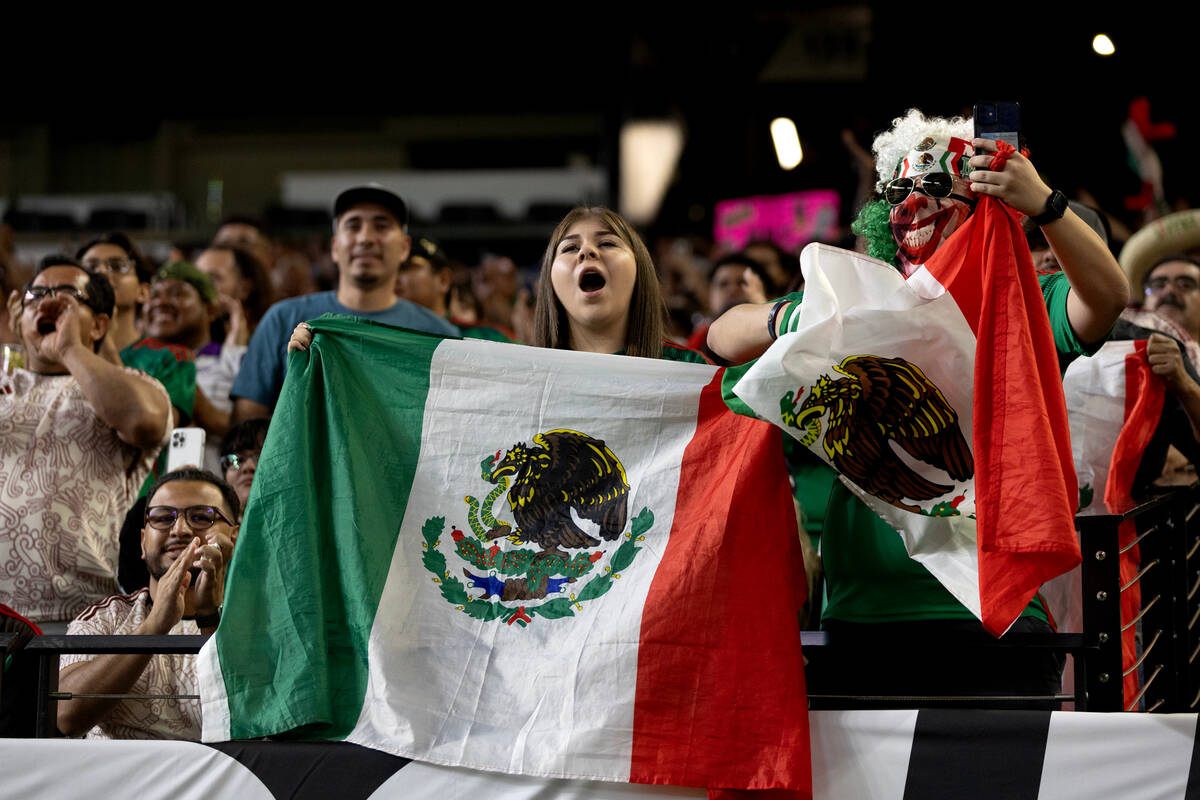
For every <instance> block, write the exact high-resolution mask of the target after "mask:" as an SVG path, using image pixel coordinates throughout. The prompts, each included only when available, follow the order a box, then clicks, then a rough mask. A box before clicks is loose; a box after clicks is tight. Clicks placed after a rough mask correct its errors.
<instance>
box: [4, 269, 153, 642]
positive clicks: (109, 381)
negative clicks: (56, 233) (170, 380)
mask: <svg viewBox="0 0 1200 800" xmlns="http://www.w3.org/2000/svg"><path fill="white" fill-rule="evenodd" d="M112 311H113V291H112V287H111V286H110V285H109V283H108V281H107V280H106V279H105V278H104V277H103V276H102V275H95V274H92V273H89V272H88V271H87V270H85V269H84V268H83V267H81V266H80V265H79V263H78V262H76V261H74V260H72V259H70V258H68V257H66V256H47V257H46V258H45V259H43V260H42V262H41V265H40V267H39V269H38V271H37V274H36V275H35V276H34V278H33V280H32V281H31V282H30V283H29V284H28V285H27V286H26V287H25V290H24V293H23V295H22V297H21V316H20V330H21V338H22V341H23V342H24V345H25V352H26V366H25V368H24V369H16V370H15V371H14V372H13V374H12V375H2V376H0V420H3V421H4V428H5V430H4V435H3V437H0V517H3V518H4V519H7V520H10V522H9V523H8V524H5V525H0V564H4V565H5V568H4V570H2V571H0V603H4V604H6V605H8V606H11V607H12V608H14V609H16V610H17V611H19V612H20V613H22V614H23V615H25V616H27V617H29V618H30V619H32V620H34V621H35V622H38V623H46V624H44V625H43V628H44V629H49V630H54V629H55V627H56V626H57V627H58V632H61V629H62V627H63V626H65V623H66V622H67V621H69V620H70V619H72V618H74V616H75V615H76V614H78V613H79V612H80V611H81V610H82V609H84V608H86V607H87V606H88V605H89V604H91V603H94V602H95V601H96V600H98V599H100V598H103V597H106V596H108V595H110V594H112V593H113V591H114V590H115V589H116V588H117V584H116V563H117V539H118V531H119V530H120V526H121V520H122V518H123V516H124V514H125V511H126V509H128V508H129V506H130V505H132V504H133V501H134V500H135V498H136V497H137V493H138V487H139V486H140V485H141V482H142V480H143V479H144V478H145V477H146V475H148V474H149V472H150V468H151V465H152V464H153V463H154V457H155V456H156V455H158V452H159V450H160V449H161V448H162V446H163V445H164V444H165V443H166V441H167V436H168V434H169V432H170V429H171V414H170V404H169V401H168V399H167V395H166V392H165V391H164V390H163V388H162V385H161V384H159V383H158V382H157V381H155V380H154V379H153V378H150V377H149V376H147V375H146V374H144V373H142V372H138V371H136V370H133V369H128V368H124V367H120V366H117V365H114V364H112V363H110V362H108V361H106V360H105V359H104V358H102V357H100V356H99V355H98V354H97V353H98V351H99V349H100V346H101V343H102V342H103V340H104V336H105V334H106V333H107V332H108V326H109V321H110V320H111V315H112Z"/></svg>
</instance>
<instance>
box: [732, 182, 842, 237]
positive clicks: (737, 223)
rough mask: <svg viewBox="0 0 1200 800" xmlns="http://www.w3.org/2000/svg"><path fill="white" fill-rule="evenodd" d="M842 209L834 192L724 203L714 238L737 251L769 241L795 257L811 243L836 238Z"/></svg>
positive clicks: (828, 190) (776, 196)
mask: <svg viewBox="0 0 1200 800" xmlns="http://www.w3.org/2000/svg"><path fill="white" fill-rule="evenodd" d="M840 205H841V203H840V201H839V198H838V193H837V192H836V191H834V190H833V189H813V190H810V191H806V192H792V193H790V194H780V195H760V196H758V197H743V198H741V199H738V200H722V201H721V202H719V203H717V207H716V213H715V214H714V215H713V216H714V217H715V222H714V223H713V238H715V239H716V240H717V242H718V243H720V244H723V245H725V246H727V247H729V248H732V249H734V250H740V249H742V248H743V247H745V246H746V243H747V242H749V241H751V240H753V239H769V240H771V241H773V242H774V243H775V244H777V245H779V246H780V247H782V248H783V249H784V250H787V251H788V252H790V253H796V252H798V251H799V250H800V248H801V247H803V246H804V245H806V244H808V243H809V242H811V241H815V240H817V239H833V238H834V237H836V236H837V222H838V211H839V208H840Z"/></svg>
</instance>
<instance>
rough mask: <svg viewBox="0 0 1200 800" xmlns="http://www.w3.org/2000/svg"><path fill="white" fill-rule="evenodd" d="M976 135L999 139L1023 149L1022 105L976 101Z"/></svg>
mask: <svg viewBox="0 0 1200 800" xmlns="http://www.w3.org/2000/svg"><path fill="white" fill-rule="evenodd" d="M975 136H976V137H980V138H984V139H997V140H999V141H1003V142H1008V143H1009V144H1011V145H1012V146H1013V147H1015V148H1017V149H1018V150H1020V149H1021V143H1020V142H1021V106H1019V105H1018V104H1016V103H976V104H975Z"/></svg>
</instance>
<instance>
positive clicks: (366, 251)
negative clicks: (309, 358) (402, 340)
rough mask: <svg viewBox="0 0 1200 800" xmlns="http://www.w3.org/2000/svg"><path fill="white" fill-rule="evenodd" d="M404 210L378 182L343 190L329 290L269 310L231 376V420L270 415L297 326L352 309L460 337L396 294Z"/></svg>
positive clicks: (406, 245) (405, 246) (337, 204)
mask: <svg viewBox="0 0 1200 800" xmlns="http://www.w3.org/2000/svg"><path fill="white" fill-rule="evenodd" d="M407 228H408V207H407V206H406V205H405V203H404V201H403V200H402V199H400V197H399V195H397V194H395V193H393V192H391V191H389V190H387V189H385V188H384V187H382V186H380V185H379V184H367V185H364V186H355V187H352V188H349V189H346V190H345V191H343V192H342V193H341V194H339V195H338V196H337V198H336V199H335V200H334V203H333V241H332V243H331V251H332V254H333V260H334V262H335V263H336V264H337V265H338V286H337V289H336V290H334V291H332V292H321V293H318V294H310V295H305V296H303V297H293V298H291V299H288V300H283V301H281V302H279V303H276V304H275V305H273V306H271V308H270V309H269V310H268V311H267V313H266V314H265V315H264V316H263V318H262V321H261V322H260V323H259V324H258V328H257V329H255V331H254V336H253V337H252V338H251V339H250V349H249V350H248V351H247V352H246V357H245V358H244V359H243V360H242V368H241V370H240V371H239V372H238V376H237V380H236V381H234V384H233V389H232V390H231V391H230V393H229V394H230V397H232V398H233V401H234V406H233V415H234V421H235V422H237V421H241V420H244V419H252V418H255V417H269V416H270V415H271V411H272V410H273V409H274V407H275V402H276V400H277V399H278V398H279V390H280V389H281V388H282V387H283V375H284V366H285V363H286V361H285V358H286V355H287V342H288V337H289V336H291V334H292V329H293V328H295V327H296V325H297V324H299V323H301V322H305V321H307V320H310V319H316V318H317V317H319V316H321V315H322V314H328V313H332V314H350V315H352V316H356V317H363V318H364V319H371V320H376V321H377V322H386V323H387V324H389V325H399V326H401V327H405V328H411V329H413V330H418V331H425V332H427V333H437V334H442V335H445V336H458V335H459V332H458V329H457V328H455V327H454V326H453V325H451V324H450V323H449V322H447V321H446V320H444V319H441V318H440V317H438V316H437V315H436V314H434V313H433V312H431V311H429V310H428V309H426V308H422V307H420V306H418V305H415V304H413V303H410V302H408V301H407V300H403V299H401V298H399V297H396V294H395V292H394V290H393V287H394V286H395V284H396V273H397V271H398V270H399V268H400V264H401V263H403V262H404V260H405V259H407V258H408V254H409V249H410V247H411V239H410V238H409V236H408V231H407Z"/></svg>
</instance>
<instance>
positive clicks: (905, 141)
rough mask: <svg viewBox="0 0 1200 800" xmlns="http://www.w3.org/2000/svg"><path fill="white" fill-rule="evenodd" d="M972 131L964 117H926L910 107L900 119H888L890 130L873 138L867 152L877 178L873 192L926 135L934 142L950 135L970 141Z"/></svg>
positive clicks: (970, 125) (971, 126)
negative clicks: (873, 160)
mask: <svg viewBox="0 0 1200 800" xmlns="http://www.w3.org/2000/svg"><path fill="white" fill-rule="evenodd" d="M973 131H974V125H973V124H972V122H971V120H969V119H967V118H966V117H951V118H950V119H946V118H945V117H926V116H925V115H924V114H922V113H921V111H920V109H916V108H910V109H909V110H908V113H907V114H905V115H904V116H903V117H896V118H895V119H894V120H892V127H891V128H890V129H888V130H886V131H884V132H883V133H881V134H879V135H878V136H876V137H875V141H874V142H872V143H871V150H872V151H873V152H874V153H875V172H876V173H878V175H879V180H878V181H876V183H875V191H877V192H882V191H883V185H884V184H885V183H887V182H888V181H890V180H891V179H892V174H893V173H894V172H895V171H896V165H897V164H899V163H900V160H901V159H903V158H904V157H905V156H906V155H908V153H909V151H911V150H912V149H913V148H914V147H916V146H917V144H919V143H920V141H921V140H922V139H924V138H925V137H926V136H932V137H934V138H935V139H943V138H949V137H951V136H954V137H957V138H959V139H966V140H967V141H970V140H971V134H972V132H973Z"/></svg>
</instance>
